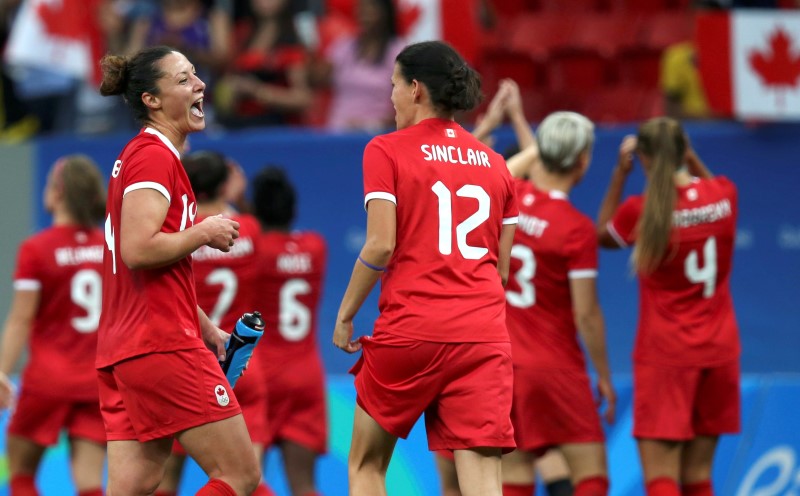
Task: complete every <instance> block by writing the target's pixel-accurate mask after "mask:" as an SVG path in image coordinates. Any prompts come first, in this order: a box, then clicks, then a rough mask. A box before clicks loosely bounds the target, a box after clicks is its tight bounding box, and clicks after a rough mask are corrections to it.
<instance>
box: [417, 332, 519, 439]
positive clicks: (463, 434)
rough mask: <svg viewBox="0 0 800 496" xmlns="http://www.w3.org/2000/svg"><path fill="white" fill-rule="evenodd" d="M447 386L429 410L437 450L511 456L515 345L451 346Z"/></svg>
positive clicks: (430, 433) (429, 428)
mask: <svg viewBox="0 0 800 496" xmlns="http://www.w3.org/2000/svg"><path fill="white" fill-rule="evenodd" d="M445 346H446V347H447V353H446V355H445V356H444V357H443V359H442V361H443V363H444V364H445V373H444V374H443V375H444V377H446V379H447V380H446V383H445V386H444V387H443V388H442V390H441V392H440V393H439V394H438V396H437V397H436V399H435V401H434V402H433V403H432V404H431V406H430V407H428V408H427V409H426V410H425V425H426V427H427V431H428V447H429V448H430V449H431V450H434V451H435V450H443V449H454V450H455V449H471V448H477V447H491V448H501V449H502V450H503V451H506V452H508V451H511V450H512V449H513V448H514V447H515V446H516V445H515V443H514V429H513V427H512V426H511V402H512V397H513V380H514V372H513V368H512V364H511V345H510V344H509V343H459V344H448V345H445Z"/></svg>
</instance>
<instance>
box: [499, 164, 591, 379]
mask: <svg viewBox="0 0 800 496" xmlns="http://www.w3.org/2000/svg"><path fill="white" fill-rule="evenodd" d="M515 183H516V186H517V200H518V203H519V223H518V224H517V230H516V231H515V232H514V246H513V248H512V249H511V270H510V273H509V277H508V284H507V285H506V301H507V303H508V306H507V307H506V312H507V313H508V316H507V322H508V333H509V334H510V335H511V345H512V350H513V355H512V356H513V359H514V365H515V366H516V367H524V368H542V369H548V370H572V371H581V372H583V371H585V370H586V364H585V361H584V357H583V352H582V351H581V349H580V346H579V344H578V339H577V335H576V327H575V318H574V317H573V312H572V292H571V288H570V280H571V279H575V278H596V277H597V234H596V230H595V227H594V223H593V222H592V221H591V220H590V219H589V218H588V217H586V216H585V215H584V214H582V213H581V212H579V211H578V209H576V208H575V207H573V206H572V204H570V202H569V200H568V198H567V195H566V194H565V193H563V192H561V191H549V192H546V191H542V190H539V189H537V188H536V187H534V185H533V184H531V183H530V182H528V181H524V180H521V179H517V180H516V181H515Z"/></svg>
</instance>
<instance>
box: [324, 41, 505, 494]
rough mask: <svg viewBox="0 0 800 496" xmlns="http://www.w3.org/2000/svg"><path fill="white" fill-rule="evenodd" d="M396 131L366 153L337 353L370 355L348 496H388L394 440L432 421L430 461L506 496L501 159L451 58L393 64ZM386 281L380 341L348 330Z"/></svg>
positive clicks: (418, 54)
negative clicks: (471, 113)
mask: <svg viewBox="0 0 800 496" xmlns="http://www.w3.org/2000/svg"><path fill="white" fill-rule="evenodd" d="M392 85H393V89H392V103H393V104H394V108H395V121H396V123H397V129H398V130H397V131H396V132H394V133H390V134H387V135H383V136H378V137H376V138H374V139H373V140H372V141H371V142H370V143H369V144H368V145H367V147H366V149H365V151H364V167H363V170H364V192H365V198H364V203H365V207H366V209H367V239H366V242H365V244H364V247H363V248H362V250H361V253H360V254H359V256H358V260H357V261H356V263H355V267H354V268H353V273H352V276H351V278H350V283H349V285H348V287H347V290H346V292H345V294H344V297H343V298H342V303H341V306H340V309H339V315H338V317H337V321H336V327H335V329H334V335H333V342H334V344H335V345H336V346H337V347H339V348H341V349H342V350H344V351H346V352H348V353H353V352H356V351H358V350H362V356H361V358H360V359H359V361H358V363H357V364H356V365H355V367H354V368H353V373H354V374H355V376H356V379H355V385H356V391H357V403H358V404H357V406H356V414H355V421H354V426H353V438H352V444H351V448H350V459H349V475H350V494H352V495H363V494H370V495H373V494H377V495H380V494H385V493H386V488H385V476H386V469H387V467H388V465H389V460H390V459H391V455H392V452H393V450H394V446H395V443H396V441H397V438H398V437H406V436H407V435H408V433H409V431H410V430H411V428H412V426H413V425H414V423H415V422H416V421H417V419H418V418H419V417H420V416H421V415H422V414H423V413H425V423H426V428H427V433H428V446H429V448H430V449H431V450H444V449H451V450H454V451H455V461H456V470H457V472H458V477H459V482H460V484H461V488H462V491H463V492H464V494H465V495H467V496H471V495H478V494H480V495H484V496H500V495H501V491H502V488H501V482H500V455H501V453H502V452H503V451H507V450H510V449H512V448H513V447H514V440H513V428H512V426H511V420H510V410H511V396H512V392H513V385H512V381H513V370H512V365H511V345H510V343H509V337H508V332H507V331H506V324H505V295H504V292H503V284H504V283H505V280H506V278H507V275H508V263H509V253H510V250H511V243H512V240H513V237H514V227H515V224H516V222H517V207H516V202H515V199H514V186H513V183H512V179H511V176H510V174H509V173H508V169H507V168H506V165H505V161H504V160H503V158H502V157H501V156H500V155H498V154H496V153H495V152H493V151H492V150H491V149H490V148H488V147H487V146H485V145H484V144H482V143H480V142H479V141H478V140H477V139H475V138H474V137H473V136H472V135H471V134H470V133H469V132H467V131H466V130H464V129H463V128H462V127H461V126H459V125H458V124H456V123H455V121H454V120H453V115H454V113H455V112H456V111H459V110H469V109H471V108H473V107H474V106H475V105H476V104H477V102H478V100H479V98H480V79H479V77H478V75H477V73H475V71H473V70H472V69H471V68H470V67H469V66H468V65H467V64H466V63H465V62H464V60H463V59H462V57H461V56H460V55H459V54H458V53H457V52H456V51H455V50H453V49H452V48H451V47H450V46H449V45H446V44H444V43H441V42H423V43H417V44H413V45H409V46H407V47H406V48H404V49H403V51H402V52H401V53H400V54H399V55H398V56H397V59H396V64H395V69H394V74H393V75H392ZM379 278H380V279H381V295H380V301H379V308H380V316H379V317H378V320H377V321H376V322H375V326H374V331H373V335H372V336H371V337H363V338H361V339H359V340H353V318H354V317H355V315H356V313H357V312H358V309H359V308H360V307H361V305H362V304H363V302H364V299H365V298H366V296H367V294H368V293H369V292H370V290H371V289H372V287H373V286H374V285H375V283H376V282H377V281H378V279H379Z"/></svg>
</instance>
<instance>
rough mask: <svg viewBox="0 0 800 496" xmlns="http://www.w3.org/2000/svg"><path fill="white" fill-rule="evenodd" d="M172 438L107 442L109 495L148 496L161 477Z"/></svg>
mask: <svg viewBox="0 0 800 496" xmlns="http://www.w3.org/2000/svg"><path fill="white" fill-rule="evenodd" d="M171 447H172V439H171V438H161V439H154V440H152V441H147V442H141V443H140V442H139V441H136V440H119V441H109V442H108V444H107V451H108V494H117V495H125V494H142V493H144V494H150V493H152V492H153V491H155V489H156V487H158V483H159V482H160V481H161V478H162V477H163V476H164V466H165V464H166V462H167V457H169V454H170V449H171Z"/></svg>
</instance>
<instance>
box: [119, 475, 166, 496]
mask: <svg viewBox="0 0 800 496" xmlns="http://www.w3.org/2000/svg"><path fill="white" fill-rule="evenodd" d="M160 482H161V477H159V476H155V475H152V474H149V475H143V474H139V477H136V478H130V477H129V478H120V477H117V478H115V480H111V479H109V481H108V489H107V490H106V494H132V495H148V494H153V493H154V492H155V491H156V489H158V484H159V483H160Z"/></svg>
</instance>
